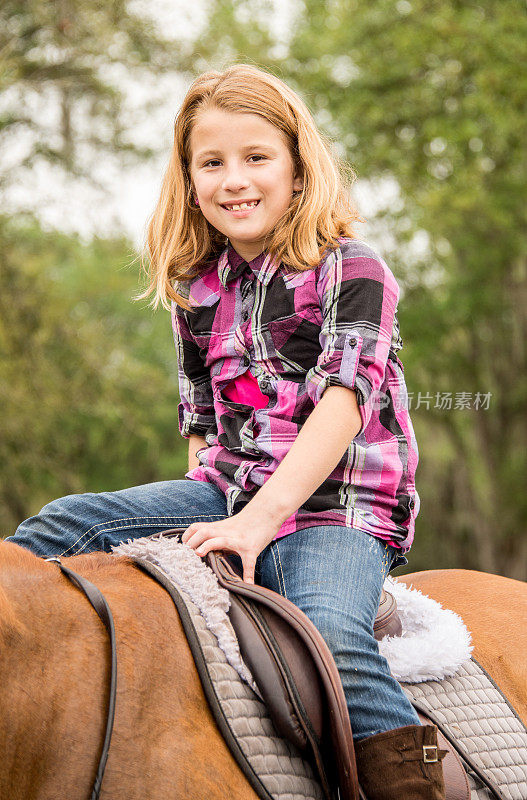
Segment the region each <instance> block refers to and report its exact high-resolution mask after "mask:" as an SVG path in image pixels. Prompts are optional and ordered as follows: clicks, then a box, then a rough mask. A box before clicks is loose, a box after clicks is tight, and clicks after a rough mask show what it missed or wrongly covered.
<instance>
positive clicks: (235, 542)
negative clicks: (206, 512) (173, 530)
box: [181, 509, 281, 583]
mask: <svg viewBox="0 0 527 800" xmlns="http://www.w3.org/2000/svg"><path fill="white" fill-rule="evenodd" d="M244 511H245V509H242V511H239V512H238V514H234V515H233V516H232V517H227V518H226V519H222V520H220V521H219V522H193V523H192V525H189V526H188V528H187V529H186V531H185V532H184V533H183V535H182V537H181V541H182V542H183V543H184V544H188V545H189V547H192V549H193V550H195V551H196V553H197V554H198V555H199V556H201V557H202V558H203V557H204V556H205V555H206V554H207V553H208V552H210V551H211V550H226V551H227V552H229V553H238V555H239V556H240V558H241V560H242V563H243V580H244V581H245V582H246V583H254V569H255V566H256V559H257V557H258V555H259V554H260V553H261V552H262V550H263V549H264V548H265V547H266V545H268V544H269V542H272V540H273V539H274V537H275V536H276V534H277V533H278V531H279V530H280V527H281V522H278V521H275V520H273V519H265V518H260V519H259V520H258V521H257V522H256V521H255V519H254V517H253V515H252V514H248V513H244Z"/></svg>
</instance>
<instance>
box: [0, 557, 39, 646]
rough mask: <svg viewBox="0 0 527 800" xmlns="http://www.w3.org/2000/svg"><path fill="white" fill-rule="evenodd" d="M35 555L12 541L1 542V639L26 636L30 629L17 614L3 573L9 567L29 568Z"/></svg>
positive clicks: (17, 568)
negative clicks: (4, 581) (4, 582)
mask: <svg viewBox="0 0 527 800" xmlns="http://www.w3.org/2000/svg"><path fill="white" fill-rule="evenodd" d="M35 559H37V556H35V555H34V554H33V553H31V552H30V551H29V550H27V549H26V548H24V547H19V546H18V545H13V544H11V543H10V542H2V543H1V544H0V639H2V640H4V641H5V640H6V638H8V637H9V636H24V635H26V634H28V629H27V627H26V626H25V624H24V623H23V621H22V620H21V619H20V618H19V617H18V616H17V614H16V611H15V609H14V607H13V603H12V602H11V600H10V599H9V596H8V594H7V592H6V590H5V588H4V586H3V585H2V582H1V580H2V573H3V572H5V571H7V570H8V569H11V570H13V569H15V570H27V569H28V568H30V567H31V566H34V562H35Z"/></svg>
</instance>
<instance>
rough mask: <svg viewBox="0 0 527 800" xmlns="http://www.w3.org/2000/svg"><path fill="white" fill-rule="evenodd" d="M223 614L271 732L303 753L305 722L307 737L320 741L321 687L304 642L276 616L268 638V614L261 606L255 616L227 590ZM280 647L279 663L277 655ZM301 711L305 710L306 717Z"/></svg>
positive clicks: (305, 744)
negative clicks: (227, 602)
mask: <svg viewBox="0 0 527 800" xmlns="http://www.w3.org/2000/svg"><path fill="white" fill-rule="evenodd" d="M228 614H229V618H230V620H231V622H232V626H233V628H234V630H235V632H236V636H237V638H238V644H239V646H240V652H241V654H242V657H243V660H244V661H245V663H246V664H247V666H248V667H249V670H250V671H251V674H252V676H253V678H254V680H255V682H256V684H257V686H258V688H259V690H260V692H261V694H262V697H263V699H264V702H265V704H266V706H267V709H268V711H269V716H270V717H271V719H272V720H273V722H274V724H275V727H276V729H277V731H278V732H279V733H280V735H281V736H283V737H285V738H286V739H288V740H289V741H291V742H292V743H293V744H294V745H295V746H296V747H297V748H298V749H299V750H300V751H305V750H306V749H308V744H309V737H308V735H307V733H306V726H309V727H310V728H311V729H312V737H313V738H315V740H316V741H317V743H320V740H321V737H322V722H323V720H322V689H321V686H320V679H319V677H318V675H317V672H316V669H315V666H314V664H313V661H312V659H311V656H310V654H309V651H308V650H307V648H306V646H305V644H304V643H303V642H302V640H301V639H299V637H298V636H297V635H296V634H295V633H294V632H292V631H291V630H290V629H289V628H288V626H287V623H285V622H284V621H283V620H282V619H281V618H280V617H277V615H276V614H275V615H274V617H275V619H274V620H273V621H272V622H271V627H272V629H273V630H274V631H275V635H274V636H273V634H272V633H271V630H270V627H269V625H268V624H266V622H265V620H264V619H263V617H267V616H268V615H271V614H273V612H272V611H271V610H270V609H265V610H264V611H263V614H262V613H260V614H259V613H258V611H256V610H255V609H251V607H250V606H248V605H247V603H246V602H245V601H244V600H243V598H240V597H238V596H237V595H235V594H231V605H230V608H229V611H228ZM257 616H258V619H257V618H256V617H257ZM281 627H282V628H283V636H280V641H279V642H276V631H277V630H278V629H279V628H281ZM293 639H294V641H293ZM273 640H274V641H273ZM275 642H276V644H277V645H278V647H279V648H280V650H279V651H277V648H276V644H275ZM280 651H281V652H282V653H283V655H284V657H285V661H284V660H282V659H280V657H279V653H280ZM291 673H292V675H293V676H294V678H293V679H292V675H291ZM306 709H309V715H308V714H307V713H306Z"/></svg>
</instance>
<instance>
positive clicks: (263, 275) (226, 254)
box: [218, 242, 279, 288]
mask: <svg viewBox="0 0 527 800" xmlns="http://www.w3.org/2000/svg"><path fill="white" fill-rule="evenodd" d="M278 266H279V265H278V264H277V263H276V262H275V261H272V260H271V257H270V256H269V254H268V253H265V252H263V253H260V255H258V256H256V258H254V259H253V260H252V261H245V260H244V259H243V257H242V256H241V255H240V254H239V253H238V252H237V251H236V250H235V249H234V247H233V246H232V244H231V243H230V242H229V244H228V245H227V247H226V248H225V250H224V251H223V252H222V254H221V256H220V257H219V259H218V275H219V278H220V281H221V283H222V284H223V286H224V287H225V288H227V284H228V283H230V282H231V281H234V280H236V279H237V278H239V277H240V276H241V275H243V274H244V272H245V271H246V270H250V271H252V272H253V274H254V275H255V277H256V278H257V279H258V280H259V281H260V282H261V283H263V284H264V286H267V284H268V283H269V281H270V280H271V278H272V276H273V275H274V273H275V272H276V270H277V268H278Z"/></svg>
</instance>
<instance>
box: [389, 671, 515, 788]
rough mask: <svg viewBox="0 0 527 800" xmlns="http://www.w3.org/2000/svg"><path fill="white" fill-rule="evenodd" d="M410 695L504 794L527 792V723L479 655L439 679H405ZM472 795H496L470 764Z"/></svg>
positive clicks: (468, 770)
mask: <svg viewBox="0 0 527 800" xmlns="http://www.w3.org/2000/svg"><path fill="white" fill-rule="evenodd" d="M401 686H402V687H403V690H404V691H405V693H406V695H407V697H408V698H409V699H410V701H412V700H415V701H418V702H420V703H421V704H422V705H423V706H425V707H426V708H427V709H428V710H429V712H430V715H431V717H432V719H433V720H434V721H436V722H437V723H438V724H440V725H443V726H444V728H445V730H446V731H447V732H448V733H449V734H451V736H452V737H453V738H454V739H455V740H456V741H457V743H458V745H459V747H460V753H461V755H462V754H463V753H467V754H468V755H469V756H470V757H471V759H472V761H473V762H474V764H475V765H476V766H477V767H479V768H480V769H481V770H482V772H483V773H484V774H485V775H486V776H488V778H490V780H491V781H492V782H493V784H494V785H495V786H496V787H497V788H498V789H499V791H500V793H501V795H502V797H503V798H505V799H506V800H526V798H527V729H526V728H525V726H524V724H523V722H522V721H521V719H520V718H519V717H518V716H517V714H516V712H515V711H514V709H513V708H512V707H511V705H510V704H509V702H508V701H507V699H506V697H505V696H504V695H503V694H502V693H501V691H500V689H499V688H498V687H497V686H496V684H495V683H494V682H493V680H492V679H491V678H490V676H489V675H488V674H487V673H486V672H485V670H484V669H483V667H482V666H481V665H480V664H478V662H477V661H476V660H475V659H473V658H472V659H471V660H470V661H468V662H466V663H465V664H463V665H462V666H461V667H460V668H459V669H458V672H457V674H456V675H455V676H453V677H451V678H443V680H441V681H425V682H423V683H417V684H408V683H401ZM466 769H467V775H468V779H469V784H470V788H471V800H488V798H491V797H493V795H492V794H491V793H490V792H489V790H488V789H487V788H486V787H485V786H484V785H483V783H482V781H481V780H480V779H479V778H478V776H477V775H476V774H475V773H474V772H473V771H472V770H471V769H470V768H468V767H467V768H466Z"/></svg>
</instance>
